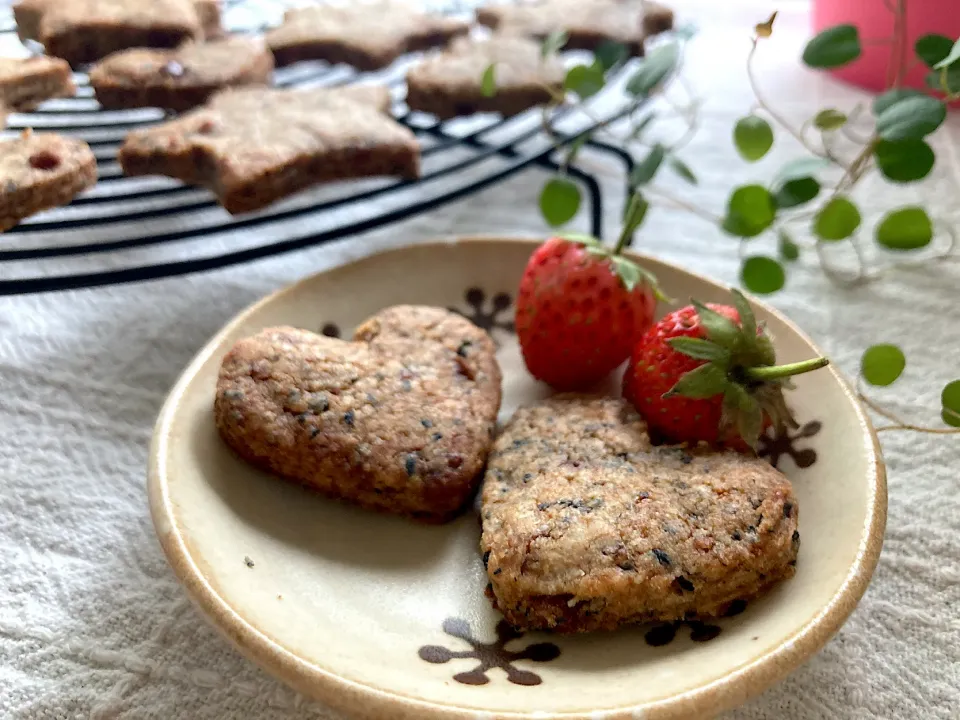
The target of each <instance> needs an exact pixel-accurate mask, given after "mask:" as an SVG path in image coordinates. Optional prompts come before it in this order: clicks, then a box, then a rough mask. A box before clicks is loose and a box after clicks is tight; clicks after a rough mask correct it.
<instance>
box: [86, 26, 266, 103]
mask: <svg viewBox="0 0 960 720" xmlns="http://www.w3.org/2000/svg"><path fill="white" fill-rule="evenodd" d="M271 72H273V56H272V55H271V54H270V51H269V50H267V47H266V45H264V43H263V41H262V40H260V39H257V38H252V37H240V36H236V37H228V38H225V39H223V40H214V41H211V42H204V43H188V44H186V45H184V46H182V47H180V48H177V49H176V50H152V49H148V48H134V49H132V50H121V51H120V52H118V53H114V54H113V55H109V56H107V57H106V58H104V59H103V60H101V61H100V62H99V63H97V64H96V65H95V66H94V67H93V68H92V69H91V70H90V84H91V85H92V86H93V88H94V91H95V92H96V96H97V100H98V101H99V102H100V104H101V105H102V106H103V107H105V108H107V109H120V108H135V107H159V108H167V109H170V110H189V109H190V108H193V107H196V106H197V105H202V104H203V103H205V102H206V101H207V100H208V99H209V98H210V96H211V95H213V94H214V93H216V92H217V91H219V90H221V89H223V88H227V87H242V86H245V85H269V84H270V74H271Z"/></svg>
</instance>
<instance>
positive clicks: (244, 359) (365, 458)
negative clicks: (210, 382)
mask: <svg viewBox="0 0 960 720" xmlns="http://www.w3.org/2000/svg"><path fill="white" fill-rule="evenodd" d="M500 384H501V372H500V367H499V365H498V364H497V360H496V357H495V348H494V345H493V341H492V340H491V339H490V337H489V335H487V333H486V332H484V331H483V330H481V329H480V328H478V327H477V326H475V325H474V324H473V323H471V322H470V321H469V320H466V319H464V318H462V317H460V316H459V315H456V314H455V313H452V312H449V311H447V310H443V309H440V308H432V307H419V306H396V307H392V308H388V309H386V310H383V311H381V312H379V313H377V314H376V315H374V316H373V317H371V318H370V319H369V320H367V321H366V322H365V323H363V325H361V326H360V327H359V328H358V329H357V331H356V333H355V334H354V339H353V341H352V342H347V341H343V340H338V339H335V338H330V337H325V336H323V335H319V334H316V333H312V332H308V331H306V330H298V329H295V328H290V327H276V328H269V329H266V330H263V331H261V332H260V333H258V334H257V335H254V336H253V337H249V338H246V339H243V340H241V341H240V342H238V343H237V344H236V345H235V346H234V347H233V349H232V350H231V351H230V352H229V353H228V354H227V355H226V357H225V358H224V360H223V363H222V365H221V369H220V376H219V379H218V382H217V388H216V399H215V401H214V412H215V418H216V424H217V428H218V429H219V431H220V435H221V437H223V439H224V440H225V441H226V443H227V444H228V445H229V446H230V447H231V448H232V449H233V450H234V451H235V452H236V453H237V454H238V455H239V456H240V457H241V458H243V459H244V460H246V461H247V462H249V463H251V464H253V465H255V466H257V467H259V468H261V469H264V470H267V471H269V472H272V473H274V474H276V475H279V476H281V477H283V478H286V479H288V480H292V481H294V482H298V483H301V484H303V485H306V486H308V487H311V488H314V489H316V490H318V491H320V492H321V493H323V494H324V495H327V496H329V497H333V498H338V499H342V500H346V501H348V502H351V503H354V504H356V505H359V506H361V507H365V508H368V509H371V510H378V511H382V512H387V513H392V514H396V515H403V516H406V517H410V518H414V519H417V520H421V521H424V522H445V521H447V520H450V519H452V518H453V516H454V515H456V513H457V512H458V511H459V510H460V509H461V508H463V507H464V506H465V505H466V504H467V503H468V502H469V500H470V498H471V496H472V495H473V493H474V492H475V490H476V488H477V484H478V482H479V480H480V474H481V470H482V468H483V465H484V462H485V461H486V456H487V451H488V450H489V447H490V445H491V442H492V437H493V434H494V430H495V426H496V417H497V411H498V410H499V407H500V398H501V388H500Z"/></svg>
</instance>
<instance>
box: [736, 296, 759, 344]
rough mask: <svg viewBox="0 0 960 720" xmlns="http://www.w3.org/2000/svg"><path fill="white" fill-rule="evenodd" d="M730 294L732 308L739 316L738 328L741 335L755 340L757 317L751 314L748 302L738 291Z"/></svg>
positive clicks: (751, 310)
mask: <svg viewBox="0 0 960 720" xmlns="http://www.w3.org/2000/svg"><path fill="white" fill-rule="evenodd" d="M731 294H732V295H733V306H734V307H735V308H736V309H737V314H738V315H739V316H740V327H741V329H742V330H743V334H744V335H745V336H746V337H747V338H755V337H756V336H757V317H756V315H754V314H753V308H752V307H750V302H749V301H748V300H747V298H746V297H744V295H743V293H742V292H740V291H739V290H731Z"/></svg>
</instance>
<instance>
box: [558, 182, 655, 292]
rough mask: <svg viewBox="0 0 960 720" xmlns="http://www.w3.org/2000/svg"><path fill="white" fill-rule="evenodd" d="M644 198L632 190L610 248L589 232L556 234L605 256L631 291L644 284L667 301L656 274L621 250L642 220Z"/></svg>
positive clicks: (645, 209)
mask: <svg viewBox="0 0 960 720" xmlns="http://www.w3.org/2000/svg"><path fill="white" fill-rule="evenodd" d="M647 207H648V205H647V201H646V200H644V199H643V196H642V195H640V193H634V195H633V196H632V197H631V199H630V205H629V206H628V208H627V212H626V215H625V216H624V222H623V228H622V230H621V231H620V237H619V238H618V239H617V244H616V245H615V246H614V247H613V248H612V249H611V248H609V247H608V246H606V245H604V244H603V243H602V242H601V241H600V240H599V239H598V238H595V237H593V236H592V235H585V234H582V233H564V234H562V235H560V236H559V237H560V238H561V239H563V240H566V241H567V242H572V243H577V244H579V245H582V246H583V247H584V248H585V249H586V251H587V252H588V253H590V254H591V255H594V256H595V257H598V258H607V259H609V260H610V269H611V270H612V271H613V272H614V274H615V275H616V276H617V277H618V278H620V282H621V283H623V287H624V288H626V290H627V292H633V291H634V289H635V288H636V287H637V286H638V285H641V284H643V285H646V286H647V287H649V288H650V290H651V291H653V294H654V296H655V297H656V298H657V300H660V301H663V302H669V301H670V298H668V297H667V296H666V295H664V293H663V291H662V290H661V289H660V284H659V282H658V281H657V278H656V276H655V275H654V274H653V273H651V272H650V271H649V270H646V269H644V268H642V267H641V266H640V265H638V264H637V263H635V262H634V261H633V260H631V259H629V258H626V257H624V256H623V254H622V253H623V250H624V249H625V248H626V246H627V243H628V242H629V241H630V238H631V237H633V233H634V232H635V231H636V229H637V228H638V227H639V226H640V223H642V222H643V217H644V215H646V213H647Z"/></svg>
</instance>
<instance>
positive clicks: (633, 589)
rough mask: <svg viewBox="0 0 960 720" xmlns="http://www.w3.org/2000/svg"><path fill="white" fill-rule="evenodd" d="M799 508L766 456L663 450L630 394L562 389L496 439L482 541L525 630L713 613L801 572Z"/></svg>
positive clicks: (497, 585) (499, 595)
mask: <svg viewBox="0 0 960 720" xmlns="http://www.w3.org/2000/svg"><path fill="white" fill-rule="evenodd" d="M797 514H798V506H797V500H796V497H795V496H794V494H793V490H792V488H791V485H790V482H789V481H788V480H787V478H786V477H784V476H783V475H782V474H781V473H780V472H778V471H777V470H776V469H774V468H773V467H772V466H771V465H770V464H769V463H767V462H765V461H764V460H761V459H759V458H756V457H750V456H746V455H741V454H737V453H734V452H722V453H717V452H711V451H708V450H703V449H696V450H688V449H684V448H678V447H667V446H662V447H656V446H653V445H652V444H651V443H650V438H649V437H648V435H647V433H646V425H645V423H644V422H643V420H642V419H641V418H640V416H639V415H638V414H637V413H636V411H635V410H634V409H633V407H632V406H631V405H630V404H629V403H628V402H627V401H625V400H622V399H619V398H618V399H613V398H602V397H591V396H578V395H559V396H556V397H554V398H552V399H549V400H546V401H545V402H543V403H541V404H539V405H533V406H529V407H525V408H521V409H520V410H518V411H517V413H516V414H515V415H514V417H513V418H512V419H511V420H510V422H509V423H508V425H507V426H506V427H505V429H504V431H503V433H502V434H501V435H500V437H499V438H498V439H497V441H496V443H495V445H494V447H493V450H492V451H491V453H490V457H489V460H488V466H487V471H486V475H485V479H484V486H483V498H482V522H483V535H482V538H481V550H482V552H483V557H484V562H485V564H486V567H487V573H488V575H489V578H490V583H491V588H492V594H493V596H494V598H495V603H496V606H497V607H498V609H499V610H500V611H501V612H502V613H503V615H504V617H505V618H506V619H507V620H508V621H509V622H510V623H511V624H512V625H514V626H515V627H517V628H521V629H526V630H534V629H543V630H556V631H559V632H582V631H589V630H601V629H612V628H615V627H617V626H619V625H621V624H623V623H646V622H653V621H658V622H659V621H675V620H681V619H688V620H689V619H694V618H709V617H716V616H720V615H723V614H725V613H726V612H728V611H729V609H730V608H732V607H736V606H737V605H740V604H742V602H741V601H744V600H749V599H751V598H754V597H756V596H758V595H760V594H762V593H763V592H765V591H766V590H768V589H769V588H770V587H771V586H772V585H774V584H775V583H777V582H779V581H781V580H783V579H785V578H789V577H791V576H792V575H793V574H794V567H795V563H796V558H797V550H798V548H799V542H800V535H799V533H798V532H797Z"/></svg>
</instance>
